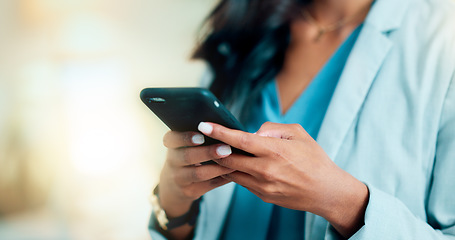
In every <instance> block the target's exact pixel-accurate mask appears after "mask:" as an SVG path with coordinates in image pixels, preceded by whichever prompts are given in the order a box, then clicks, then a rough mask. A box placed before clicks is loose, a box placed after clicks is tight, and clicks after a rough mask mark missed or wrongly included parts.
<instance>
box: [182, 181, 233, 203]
mask: <svg viewBox="0 0 455 240" xmlns="http://www.w3.org/2000/svg"><path fill="white" fill-rule="evenodd" d="M229 182H231V181H229V180H228V179H225V178H222V177H216V178H213V179H210V180H207V181H204V182H199V183H193V184H191V185H189V186H187V187H185V188H184V189H183V191H184V194H185V195H186V196H187V197H190V198H192V199H197V198H199V197H200V196H202V195H204V194H205V193H207V192H209V191H211V190H213V189H215V188H217V187H220V186H223V185H225V184H227V183H229Z"/></svg>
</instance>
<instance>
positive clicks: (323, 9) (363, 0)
mask: <svg viewBox="0 0 455 240" xmlns="http://www.w3.org/2000/svg"><path fill="white" fill-rule="evenodd" d="M372 1H373V0H314V1H313V2H312V3H311V4H310V5H308V8H307V10H308V11H309V12H310V13H311V15H312V17H313V18H314V19H315V20H316V21H318V23H320V24H331V23H333V22H336V21H339V20H340V19H344V18H347V17H349V16H352V15H353V14H357V13H358V12H359V11H361V10H362V9H364V8H365V7H366V6H367V5H371V3H372ZM365 15H366V13H365Z"/></svg>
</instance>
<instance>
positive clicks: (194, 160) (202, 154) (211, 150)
mask: <svg viewBox="0 0 455 240" xmlns="http://www.w3.org/2000/svg"><path fill="white" fill-rule="evenodd" d="M231 153H232V150H231V147H230V146H228V145H225V144H215V145H210V146H197V147H186V148H178V149H169V151H168V161H169V163H170V164H171V165H172V166H180V167H181V166H191V165H194V164H200V163H203V162H207V161H210V160H213V159H219V158H224V157H227V156H229V155H230V154H231Z"/></svg>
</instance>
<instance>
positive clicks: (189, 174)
mask: <svg viewBox="0 0 455 240" xmlns="http://www.w3.org/2000/svg"><path fill="white" fill-rule="evenodd" d="M233 171H234V170H232V169H229V168H226V167H223V166H220V165H218V164H206V165H201V166H192V167H184V168H180V169H179V170H178V171H177V172H176V175H175V181H176V183H177V184H179V185H187V184H191V183H198V182H204V181H207V180H210V179H213V178H216V177H219V176H222V175H225V174H229V173H232V172H233Z"/></svg>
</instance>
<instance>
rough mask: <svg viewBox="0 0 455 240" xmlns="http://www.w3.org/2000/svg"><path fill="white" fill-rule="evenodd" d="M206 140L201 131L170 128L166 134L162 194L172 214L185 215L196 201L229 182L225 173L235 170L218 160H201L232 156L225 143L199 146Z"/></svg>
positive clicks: (161, 180)
mask: <svg viewBox="0 0 455 240" xmlns="http://www.w3.org/2000/svg"><path fill="white" fill-rule="evenodd" d="M203 142H204V136H203V135H202V134H200V133H198V132H176V131H169V132H167V133H166V134H165V135H164V138H163V143H164V146H165V147H167V148H168V153H167V159H166V162H165V164H164V167H163V169H162V170H161V175H160V188H159V193H158V194H159V196H160V204H161V206H162V208H163V209H164V210H165V211H166V215H168V217H178V216H181V215H183V214H185V213H186V212H187V211H188V210H189V209H190V206H191V204H192V202H193V201H194V200H196V199H198V198H199V197H201V196H202V195H204V194H205V193H206V192H208V191H210V190H212V189H214V188H217V187H219V186H222V185H224V184H226V183H228V182H229V180H226V179H224V178H223V177H221V176H223V175H225V174H229V173H232V172H233V171H234V170H232V169H229V168H226V167H222V166H220V165H218V164H215V163H214V164H205V165H201V163H202V162H206V161H210V160H214V159H220V158H224V157H227V156H229V155H230V154H231V152H232V151H231V149H230V147H229V146H228V145H225V144H215V145H210V146H199V145H201V144H202V143H203Z"/></svg>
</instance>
